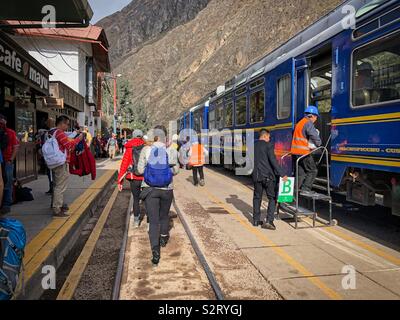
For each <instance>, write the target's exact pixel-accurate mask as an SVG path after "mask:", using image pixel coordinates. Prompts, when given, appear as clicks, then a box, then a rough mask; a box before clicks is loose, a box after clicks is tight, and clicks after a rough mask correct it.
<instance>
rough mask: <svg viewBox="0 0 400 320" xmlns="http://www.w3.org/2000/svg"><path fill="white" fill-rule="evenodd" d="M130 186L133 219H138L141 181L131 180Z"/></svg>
mask: <svg viewBox="0 0 400 320" xmlns="http://www.w3.org/2000/svg"><path fill="white" fill-rule="evenodd" d="M130 184H131V191H132V195H133V214H134V216H135V217H140V193H141V190H142V189H141V188H142V181H139V180H131V181H130Z"/></svg>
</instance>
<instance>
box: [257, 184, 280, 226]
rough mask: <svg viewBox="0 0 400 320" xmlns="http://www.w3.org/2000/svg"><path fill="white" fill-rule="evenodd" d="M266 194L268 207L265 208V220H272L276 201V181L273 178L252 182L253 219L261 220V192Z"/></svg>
mask: <svg viewBox="0 0 400 320" xmlns="http://www.w3.org/2000/svg"><path fill="white" fill-rule="evenodd" d="M264 191H265V193H266V194H267V198H268V209H267V217H266V221H267V222H274V219H275V210H276V203H277V196H276V195H277V183H276V181H275V180H265V181H263V182H254V195H253V220H254V221H261V203H262V197H263V193H264Z"/></svg>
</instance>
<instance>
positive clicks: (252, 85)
mask: <svg viewBox="0 0 400 320" xmlns="http://www.w3.org/2000/svg"><path fill="white" fill-rule="evenodd" d="M264 81H265V80H264V78H261V79H258V80H256V81H253V82H252V83H250V89H255V88H257V87H258V86H261V85H263V84H264Z"/></svg>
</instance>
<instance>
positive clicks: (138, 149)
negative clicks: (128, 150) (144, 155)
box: [132, 144, 144, 177]
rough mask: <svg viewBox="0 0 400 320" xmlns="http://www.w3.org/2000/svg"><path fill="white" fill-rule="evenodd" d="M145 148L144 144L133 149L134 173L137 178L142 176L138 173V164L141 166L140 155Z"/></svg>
mask: <svg viewBox="0 0 400 320" xmlns="http://www.w3.org/2000/svg"><path fill="white" fill-rule="evenodd" d="M143 148H144V144H143V145H141V146H138V147H133V148H132V159H133V168H132V173H133V174H134V175H135V176H137V177H140V176H141V174H140V173H139V172H138V164H139V158H140V153H141V152H142V150H143Z"/></svg>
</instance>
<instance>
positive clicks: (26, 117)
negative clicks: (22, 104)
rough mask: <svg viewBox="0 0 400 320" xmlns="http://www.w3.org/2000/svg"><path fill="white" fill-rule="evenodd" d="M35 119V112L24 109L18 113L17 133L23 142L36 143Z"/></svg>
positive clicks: (18, 110)
mask: <svg viewBox="0 0 400 320" xmlns="http://www.w3.org/2000/svg"><path fill="white" fill-rule="evenodd" d="M33 128H34V117H33V112H32V111H29V110H24V109H17V111H16V132H17V136H18V139H19V140H20V141H21V142H33V141H34V132H33V131H34V129H33Z"/></svg>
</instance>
